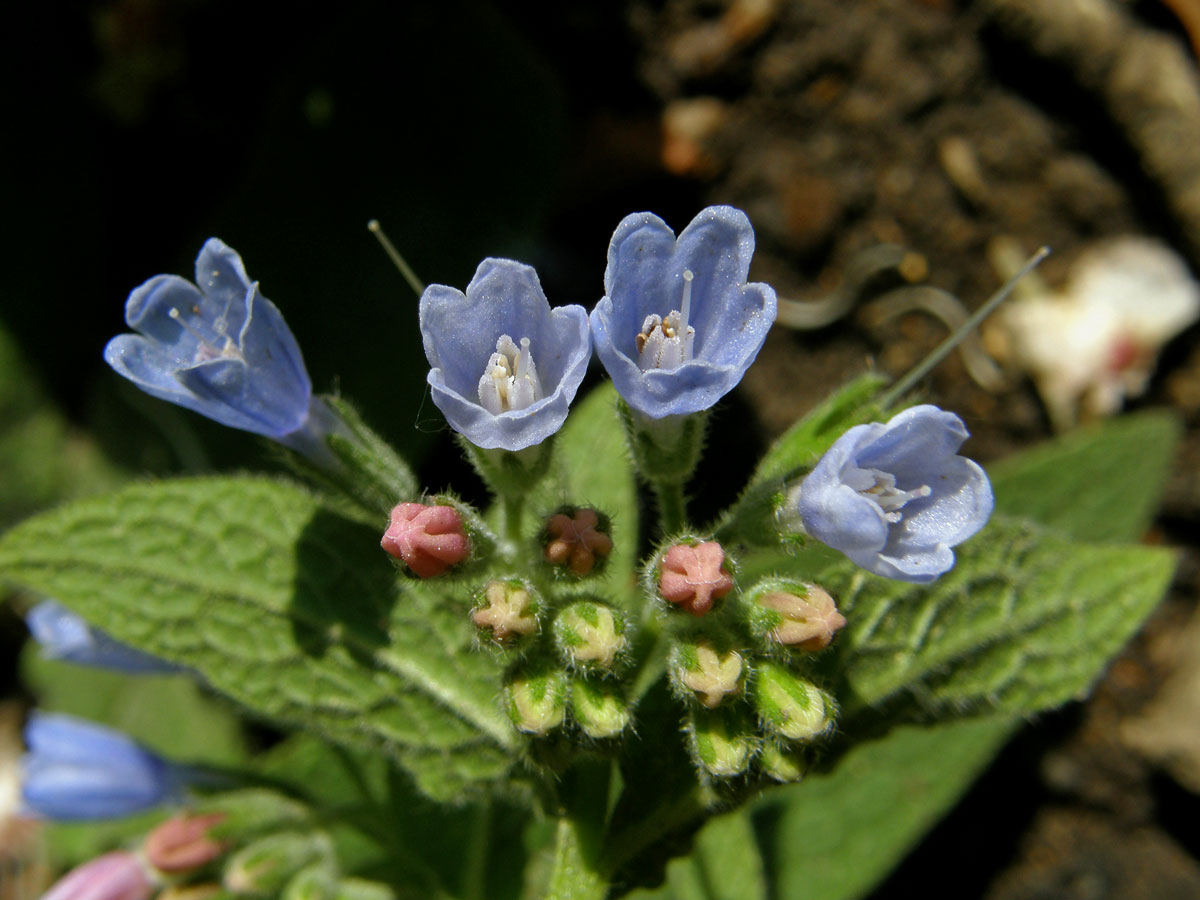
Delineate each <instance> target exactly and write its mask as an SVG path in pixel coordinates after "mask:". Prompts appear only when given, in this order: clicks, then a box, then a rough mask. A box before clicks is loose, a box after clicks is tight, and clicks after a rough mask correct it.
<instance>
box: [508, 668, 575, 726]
mask: <svg viewBox="0 0 1200 900" xmlns="http://www.w3.org/2000/svg"><path fill="white" fill-rule="evenodd" d="M507 693H508V717H509V718H510V719H511V720H512V723H513V724H514V725H515V726H517V728H518V729H519V730H521V731H524V732H526V733H527V734H538V735H541V734H548V733H549V732H551V731H553V730H554V729H555V728H558V727H559V726H560V725H562V723H563V718H564V717H565V716H566V711H567V694H568V693H569V685H568V684H567V676H566V675H565V674H564V673H563V672H561V671H559V670H558V669H545V670H542V671H539V672H532V673H525V674H522V675H518V676H517V677H516V678H514V679H513V680H512V681H510V682H509V684H508V689H507Z"/></svg>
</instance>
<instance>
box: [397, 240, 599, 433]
mask: <svg viewBox="0 0 1200 900" xmlns="http://www.w3.org/2000/svg"><path fill="white" fill-rule="evenodd" d="M420 322H421V339H422V341H423V342H424V344H425V356H426V358H427V359H428V360H429V365H430V366H431V368H430V370H429V377H428V381H429V387H430V391H431V393H432V395H433V402H434V403H435V404H437V407H438V409H440V410H441V411H442V414H443V415H445V417H446V421H447V422H449V423H450V427H451V428H453V429H454V430H455V431H457V432H459V433H460V434H462V435H463V436H464V437H465V438H466V439H467V440H469V441H470V442H471V443H472V444H475V445H476V446H477V447H483V448H484V449H487V450H495V449H503V450H523V449H525V448H526V447H532V446H534V445H535V444H540V443H541V442H542V441H544V440H545V439H546V438H548V437H549V436H550V435H552V434H554V433H555V432H556V431H558V429H559V428H561V427H562V424H563V421H564V420H565V419H566V418H567V407H568V405H569V404H570V402H571V400H572V399H573V398H574V397H575V392H576V391H577V390H578V389H579V383H580V382H581V381H582V380H583V375H584V372H586V371H587V364H588V360H589V359H590V358H591V355H592V344H591V334H590V332H589V329H588V317H587V312H585V311H584V309H583V307H582V306H560V307H558V308H556V309H551V308H550V303H549V302H548V301H547V300H546V295H545V293H543V291H542V285H541V283H540V282H539V281H538V277H537V272H535V271H534V270H533V268H532V267H530V266H527V265H524V264H522V263H519V262H515V261H513V260H511V259H494V258H489V259H485V260H484V261H483V262H481V263H480V264H479V268H478V269H476V270H475V277H474V278H472V279H471V283H470V284H469V285H467V291H466V293H465V294H464V293H463V292H462V291H460V290H457V289H455V288H452V287H447V286H446V285H443V284H431V285H429V287H427V288H426V289H425V293H424V294H422V295H421V311H420Z"/></svg>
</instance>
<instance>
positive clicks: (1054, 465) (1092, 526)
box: [988, 410, 1182, 541]
mask: <svg viewBox="0 0 1200 900" xmlns="http://www.w3.org/2000/svg"><path fill="white" fill-rule="evenodd" d="M1181 432H1182V428H1181V426H1180V423H1179V420H1178V419H1177V418H1176V417H1175V416H1173V415H1171V414H1169V413H1166V412H1163V411H1161V410H1151V411H1148V412H1144V413H1136V414H1133V415H1128V416H1121V417H1119V418H1117V419H1113V420H1111V421H1108V422H1105V423H1103V424H1100V425H1094V426H1092V427H1089V428H1081V429H1079V430H1078V431H1073V432H1071V433H1070V434H1068V435H1065V436H1063V437H1060V438H1058V439H1057V440H1054V441H1050V442H1048V443H1045V444H1042V445H1041V446H1039V447H1035V448H1034V449H1032V450H1029V451H1026V452H1025V453H1021V454H1018V455H1016V456H1010V457H1009V458H1008V459H1005V460H1003V461H1001V462H999V463H997V464H996V465H994V466H991V467H990V468H989V469H988V475H989V476H990V477H991V479H992V486H993V487H994V489H995V492H996V511H997V512H1000V513H1005V514H1008V515H1013V516H1024V517H1027V518H1030V519H1035V520H1037V521H1038V522H1041V523H1042V524H1043V525H1046V526H1047V527H1050V528H1053V529H1055V530H1058V531H1062V532H1064V533H1065V534H1068V535H1070V536H1071V537H1074V538H1077V539H1078V540H1082V541H1121V540H1134V539H1136V538H1138V537H1140V536H1141V535H1142V533H1143V532H1144V531H1145V530H1146V529H1147V528H1148V527H1149V526H1150V521H1151V519H1152V518H1153V517H1154V512H1155V510H1156V509H1157V508H1158V504H1159V501H1160V499H1161V497H1162V491H1163V487H1164V485H1165V484H1166V480H1167V474H1168V472H1169V470H1170V466H1171V462H1172V460H1173V459H1174V456H1175V449H1176V447H1177V446H1178V445H1179V438H1180V435H1181Z"/></svg>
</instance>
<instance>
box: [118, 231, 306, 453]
mask: <svg viewBox="0 0 1200 900" xmlns="http://www.w3.org/2000/svg"><path fill="white" fill-rule="evenodd" d="M196 280H197V284H196V285H193V284H190V283H189V282H187V281H185V280H184V279H182V278H178V277H176V276H174V275H159V276H156V277H155V278H151V279H150V280H149V281H147V282H146V283H145V284H143V285H141V286H140V287H138V288H135V289H134V290H133V292H132V293H131V294H130V295H129V299H128V301H127V302H126V304H125V319H126V321H127V322H128V323H129V325H130V326H131V327H132V328H134V329H135V330H136V331H138V332H140V334H141V335H142V336H141V337H139V336H136V335H121V336H118V337H116V338H114V339H113V340H111V341H109V343H108V345H107V346H106V347H105V350H104V358H105V360H106V361H107V362H108V364H109V365H111V366H112V367H113V368H114V369H115V370H116V371H117V372H118V373H119V374H121V375H123V376H124V377H126V378H128V379H130V380H131V381H133V382H134V383H135V384H136V385H137V386H138V387H140V388H141V389H142V390H144V391H146V392H147V393H148V394H151V395H153V396H155V397H159V398H161V399H163V400H168V401H170V402H172V403H176V404H178V405H180V406H184V407H186V408H188V409H191V410H194V411H195V412H198V413H200V414H202V415H205V416H208V417H209V418H210V419H214V420H216V421H218V422H220V423H222V424H223V425H228V426H230V427H232V428H239V429H242V430H244V431H251V432H254V433H255V434H261V435H264V436H265V437H270V438H274V439H276V440H280V441H284V442H285V443H287V442H289V441H290V440H291V438H293V437H294V436H295V435H296V434H297V433H298V432H300V431H301V430H302V429H304V428H305V427H306V426H307V424H308V423H309V411H310V408H311V406H312V402H313V401H312V383H311V381H310V380H309V378H308V373H307V372H306V371H305V368H304V360H303V358H302V357H301V355H300V348H299V346H298V345H297V344H296V339H295V338H294V337H293V336H292V333H291V332H290V331H289V330H288V327H287V325H286V324H285V323H284V321H283V316H282V315H280V313H279V310H278V309H276V308H275V305H274V304H273V303H271V301H269V300H267V299H266V298H265V297H263V296H262V294H261V293H260V292H259V290H258V285H257V284H256V283H252V282H251V281H250V279H249V278H248V276H247V275H246V270H245V267H244V266H243V265H242V260H241V258H240V257H239V256H238V255H237V253H235V252H234V251H233V250H232V249H231V248H230V247H228V246H227V245H225V244H224V243H222V242H221V241H219V240H217V239H216V238H212V239H210V240H208V241H207V242H206V243H205V244H204V247H203V248H202V249H201V251H200V254H199V256H198V257H197V258H196ZM197 285H198V286H197Z"/></svg>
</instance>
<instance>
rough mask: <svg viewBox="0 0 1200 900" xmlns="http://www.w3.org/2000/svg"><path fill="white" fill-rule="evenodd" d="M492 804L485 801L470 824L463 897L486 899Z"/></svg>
mask: <svg viewBox="0 0 1200 900" xmlns="http://www.w3.org/2000/svg"><path fill="white" fill-rule="evenodd" d="M491 832H492V803H491V800H489V799H485V800H484V801H483V802H482V803H481V804H480V805H479V807H478V809H477V810H476V812H475V816H474V819H473V821H472V822H471V840H470V844H469V845H468V851H467V855H466V860H465V869H466V871H465V872H464V873H463V892H462V893H463V897H464V898H466V900H485V898H486V897H487V873H488V857H489V855H490V853H491Z"/></svg>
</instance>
